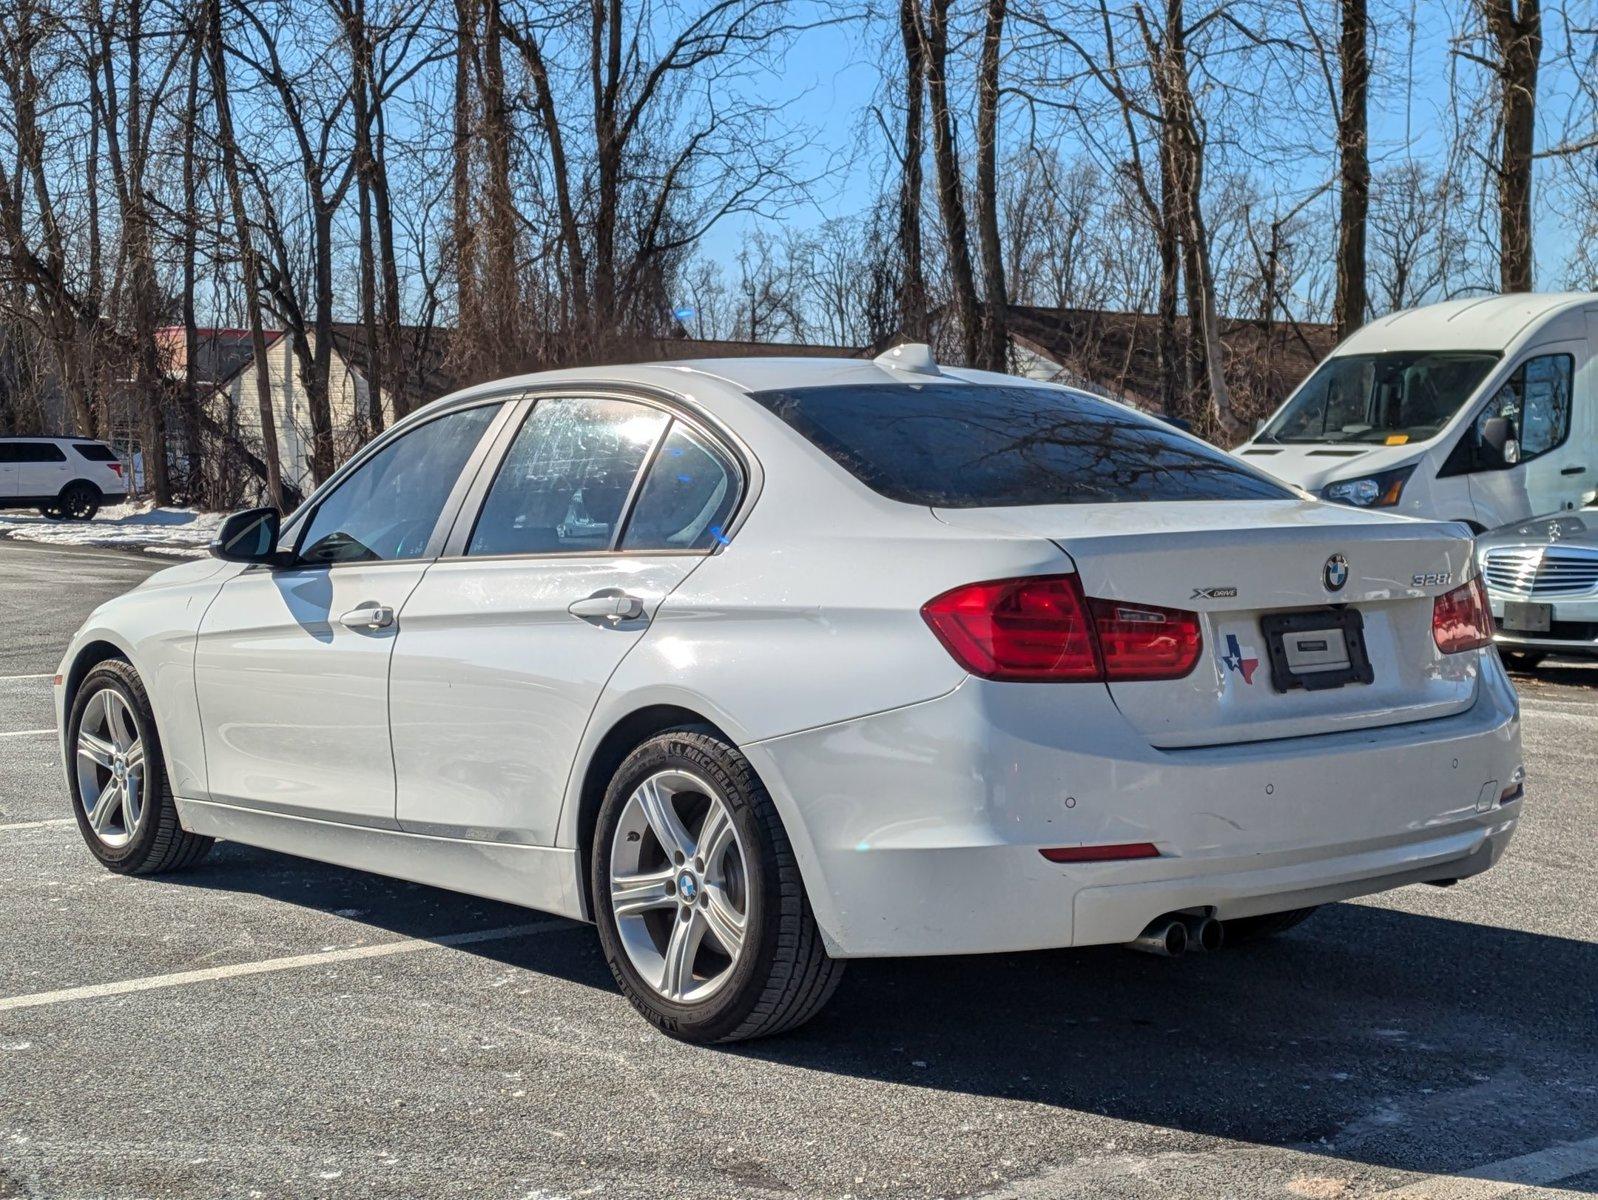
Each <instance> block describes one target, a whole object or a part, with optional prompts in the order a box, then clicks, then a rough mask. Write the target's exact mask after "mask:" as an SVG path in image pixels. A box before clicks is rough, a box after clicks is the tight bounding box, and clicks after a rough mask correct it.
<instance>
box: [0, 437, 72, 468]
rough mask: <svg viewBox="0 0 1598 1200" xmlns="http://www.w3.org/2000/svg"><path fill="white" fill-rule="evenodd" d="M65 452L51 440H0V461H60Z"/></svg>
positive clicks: (63, 458) (64, 459) (62, 460)
mask: <svg viewBox="0 0 1598 1200" xmlns="http://www.w3.org/2000/svg"><path fill="white" fill-rule="evenodd" d="M66 461H67V456H66V454H65V453H64V452H63V451H62V449H61V447H60V446H57V445H56V444H55V443H53V442H0V462H12V463H62V462H66Z"/></svg>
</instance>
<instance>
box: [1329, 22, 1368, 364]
mask: <svg viewBox="0 0 1598 1200" xmlns="http://www.w3.org/2000/svg"><path fill="white" fill-rule="evenodd" d="M1339 10H1340V12H1341V15H1342V37H1341V38H1340V39H1339V41H1338V64H1339V66H1340V67H1341V74H1340V76H1339V83H1340V85H1341V86H1340V89H1339V91H1340V95H1339V101H1340V103H1339V104H1338V109H1337V161H1338V183H1339V187H1338V200H1337V202H1338V213H1337V298H1336V300H1335V301H1334V302H1333V305H1332V323H1333V324H1334V325H1336V326H1337V336H1338V338H1339V340H1341V339H1342V338H1345V337H1347V336H1348V335H1349V334H1350V333H1352V332H1353V331H1354V330H1355V329H1357V328H1359V326H1361V325H1363V324H1364V323H1365V312H1366V309H1367V307H1368V301H1367V299H1366V289H1365V226H1366V218H1367V215H1368V213H1369V210H1370V186H1371V166H1370V134H1369V118H1368V115H1367V107H1368V104H1369V101H1368V96H1369V93H1370V56H1369V49H1368V42H1369V40H1370V24H1369V20H1368V18H1367V16H1366V11H1365V0H1340V3H1339Z"/></svg>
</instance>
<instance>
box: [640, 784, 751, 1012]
mask: <svg viewBox="0 0 1598 1200" xmlns="http://www.w3.org/2000/svg"><path fill="white" fill-rule="evenodd" d="M748 880H749V871H748V860H747V858H746V856H745V853H744V846H743V843H742V841H741V840H740V838H739V836H738V830H737V827H736V826H735V825H734V824H733V819H732V813H731V812H730V811H729V809H728V807H727V805H726V802H725V801H723V800H722V799H721V797H720V796H719V795H718V794H717V792H716V789H715V788H713V787H712V786H711V785H710V784H708V783H707V782H705V781H704V780H703V779H700V778H699V777H698V776H696V775H693V774H690V773H689V772H687V771H681V770H669V771H661V772H658V773H656V774H654V775H651V776H650V777H649V778H647V779H645V780H644V781H643V782H642V783H640V784H639V785H638V787H637V788H636V789H634V791H633V794H632V795H631V796H630V797H629V798H628V800H627V804H626V807H625V808H623V810H622V813H621V819H620V821H619V822H618V823H617V826H616V835H615V838H614V840H613V841H612V843H611V851H610V902H611V911H612V913H613V915H614V917H615V921H616V932H617V934H618V936H619V937H620V940H621V944H622V947H623V949H624V950H625V951H626V953H627V957H628V959H629V960H630V961H631V962H632V965H633V967H634V969H636V970H637V972H638V974H639V975H640V976H642V977H643V979H644V981H645V982H646V983H647V984H648V985H649V986H650V987H651V988H652V989H654V991H655V992H656V993H657V994H659V995H660V996H661V997H662V998H664V999H666V1000H669V1001H672V1002H673V1003H676V1004H695V1003H698V1002H700V1001H703V1000H707V999H709V998H710V997H711V996H713V995H715V994H716V993H717V992H718V991H720V990H721V988H722V987H723V986H724V985H725V984H726V983H727V981H728V979H730V978H731V976H732V973H733V970H734V969H735V968H736V966H737V965H738V961H739V959H740V956H741V955H742V954H743V953H744V950H745V946H746V944H747V943H748V941H749V940H750V939H749V936H748V934H749V894H748V892H749V889H748Z"/></svg>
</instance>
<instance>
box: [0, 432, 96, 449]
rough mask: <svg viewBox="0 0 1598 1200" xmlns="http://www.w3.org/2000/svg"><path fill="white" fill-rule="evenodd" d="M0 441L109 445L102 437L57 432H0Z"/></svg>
mask: <svg viewBox="0 0 1598 1200" xmlns="http://www.w3.org/2000/svg"><path fill="white" fill-rule="evenodd" d="M0 442H78V443H81V444H84V445H93V446H109V445H110V444H111V443H110V442H107V441H106V440H105V439H104V438H92V437H75V436H73V435H71V434H57V433H0Z"/></svg>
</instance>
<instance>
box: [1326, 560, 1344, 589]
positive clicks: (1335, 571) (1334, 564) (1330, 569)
mask: <svg viewBox="0 0 1598 1200" xmlns="http://www.w3.org/2000/svg"><path fill="white" fill-rule="evenodd" d="M1321 582H1322V583H1324V584H1325V585H1326V590H1327V591H1328V592H1340V591H1342V590H1343V585H1344V584H1345V583H1347V582H1348V559H1346V558H1344V557H1343V556H1342V555H1341V554H1334V555H1332V556H1331V557H1330V558H1328V559H1327V560H1326V565H1325V566H1324V567H1322V568H1321Z"/></svg>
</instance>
